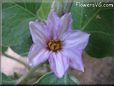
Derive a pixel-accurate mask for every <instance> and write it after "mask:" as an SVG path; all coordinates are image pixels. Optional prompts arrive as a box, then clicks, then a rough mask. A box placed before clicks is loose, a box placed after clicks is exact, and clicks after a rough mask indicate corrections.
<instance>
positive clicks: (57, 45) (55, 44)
mask: <svg viewBox="0 0 114 86" xmlns="http://www.w3.org/2000/svg"><path fill="white" fill-rule="evenodd" d="M48 49H49V50H52V51H57V50H60V49H61V41H56V40H50V41H49V42H48Z"/></svg>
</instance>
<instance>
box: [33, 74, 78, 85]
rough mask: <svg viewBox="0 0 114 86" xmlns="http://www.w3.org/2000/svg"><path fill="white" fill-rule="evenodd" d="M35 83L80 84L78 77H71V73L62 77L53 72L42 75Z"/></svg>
mask: <svg viewBox="0 0 114 86" xmlns="http://www.w3.org/2000/svg"><path fill="white" fill-rule="evenodd" d="M35 84H39V85H52V84H53V85H76V84H79V81H78V80H77V79H75V81H74V79H73V78H71V77H70V76H69V75H64V76H63V77H62V78H57V76H55V74H53V73H47V74H45V75H44V76H43V77H41V78H40V79H39V80H38V81H37V82H36V83H35Z"/></svg>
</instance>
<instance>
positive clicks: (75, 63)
mask: <svg viewBox="0 0 114 86" xmlns="http://www.w3.org/2000/svg"><path fill="white" fill-rule="evenodd" d="M62 53H63V54H64V56H67V57H68V58H69V63H70V66H71V67H72V68H74V69H77V70H80V71H82V72H84V65H83V62H82V50H80V49H76V48H74V49H64V50H63V51H62Z"/></svg>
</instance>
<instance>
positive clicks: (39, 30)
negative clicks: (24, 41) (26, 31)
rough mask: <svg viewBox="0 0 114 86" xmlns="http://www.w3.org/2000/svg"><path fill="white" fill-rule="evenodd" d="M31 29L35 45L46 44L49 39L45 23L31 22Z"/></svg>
mask: <svg viewBox="0 0 114 86" xmlns="http://www.w3.org/2000/svg"><path fill="white" fill-rule="evenodd" d="M29 28H30V33H31V35H32V39H33V42H34V43H41V44H44V43H45V41H46V40H47V39H48V36H47V28H46V24H45V23H44V22H39V21H30V22H29Z"/></svg>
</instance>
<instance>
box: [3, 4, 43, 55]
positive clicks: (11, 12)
mask: <svg viewBox="0 0 114 86" xmlns="http://www.w3.org/2000/svg"><path fill="white" fill-rule="evenodd" d="M40 4H41V3H39V2H38V3H3V4H2V28H3V29H2V33H3V38H2V39H3V40H2V45H3V48H4V49H3V50H5V49H6V47H11V48H12V49H13V50H14V51H16V52H17V53H19V54H22V55H23V54H26V53H27V52H28V51H29V48H30V46H31V44H32V39H31V36H30V33H29V27H28V23H29V21H31V20H35V19H37V17H36V12H37V10H38V9H39V7H40Z"/></svg>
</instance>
